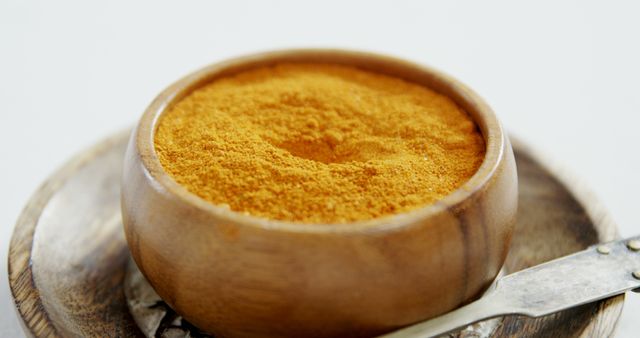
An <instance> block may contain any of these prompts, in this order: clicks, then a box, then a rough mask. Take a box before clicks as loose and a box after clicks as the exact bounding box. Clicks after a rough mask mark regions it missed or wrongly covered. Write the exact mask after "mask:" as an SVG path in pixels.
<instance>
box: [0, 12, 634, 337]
mask: <svg viewBox="0 0 640 338" xmlns="http://www.w3.org/2000/svg"><path fill="white" fill-rule="evenodd" d="M639 5H640V3H639V2H635V3H632V2H617V1H602V2H598V3H596V2H585V1H565V2H561V1H533V2H529V3H528V4H525V5H521V4H519V5H516V4H515V2H514V1H491V2H486V1H464V2H450V1H446V2H445V1H441V2H436V3H426V2H420V3H418V2H401V1H394V2H386V3H380V2H374V1H366V2H364V1H363V2H347V1H326V0H324V1H317V2H314V3H303V2H301V1H286V2H285V1H277V2H270V3H267V2H266V1H263V2H257V1H256V2H242V1H234V2H233V3H226V4H223V3H213V2H211V1H202V2H198V1H189V2H187V1H176V2H173V3H171V4H168V3H164V2H159V1H148V2H139V1H126V2H125V1H101V2H93V3H90V2H89V1H77V2H68V1H42V2H34V1H12V0H9V1H7V0H2V1H1V2H0V240H1V241H0V261H1V262H2V263H1V265H0V269H1V271H2V273H1V275H0V335H1V336H7V337H15V336H18V334H19V332H20V331H19V327H18V323H17V320H16V317H15V315H14V311H13V309H12V305H11V300H10V299H11V298H10V296H9V291H8V286H7V277H6V254H7V243H8V241H9V238H10V234H11V230H12V227H13V224H14V222H15V220H16V218H17V216H18V214H19V212H20V210H21V208H22V206H23V205H24V204H25V202H26V201H27V200H28V198H29V196H30V194H31V193H32V192H33V191H34V190H35V189H36V188H37V186H38V185H39V184H40V183H41V182H42V181H43V180H44V179H45V178H46V177H47V176H48V175H49V174H50V173H51V172H52V171H53V170H54V169H56V168H57V167H59V166H60V165H62V164H63V163H64V162H65V161H66V160H67V159H68V158H69V157H70V156H72V155H73V154H75V153H77V152H78V151H81V150H82V149H84V148H86V147H88V146H90V145H91V144H93V143H94V142H96V141H98V140H100V139H102V138H103V137H105V136H107V135H110V134H111V133H113V132H116V131H119V130H121V129H123V128H126V127H129V126H131V125H132V124H133V123H135V121H136V120H137V119H138V117H139V115H140V114H141V112H142V111H143V109H144V108H145V107H146V105H147V104H148V103H149V102H150V101H151V100H152V99H153V97H154V96H155V95H156V94H157V93H158V92H159V91H160V90H161V89H163V88H164V87H165V86H167V85H168V84H169V83H171V82H172V81H174V80H176V79H177V78H179V77H181V76H183V75H185V74H186V73H188V72H190V71H192V70H194V69H197V68H199V67H201V66H203V65H205V64H208V63H211V62H214V61H218V60H222V59H224V58H227V57H232V56H236V55H238V54H243V53H248V52H255V51H261V50H268V49H276V48H284V47H307V46H319V47H326V46H328V47H342V48H350V49H364V50H370V51H379V52H384V53H389V54H393V55H397V56H400V57H404V58H407V59H410V60H413V61H417V62H420V63H426V64H430V65H432V66H435V67H437V68H440V69H442V70H444V71H446V72H448V73H450V74H452V75H454V76H456V77H457V78H459V79H461V80H462V81H463V82H466V83H467V84H468V85H470V86H471V87H472V88H474V89H475V90H476V91H477V92H479V93H480V94H481V95H482V96H483V97H485V98H486V99H487V100H488V101H489V103H490V104H491V105H492V106H493V108H494V109H495V111H496V112H497V114H498V116H499V117H500V119H501V120H502V121H503V123H504V124H505V126H506V127H507V128H508V129H509V130H511V131H512V132H513V133H515V134H517V135H518V136H519V137H520V138H522V139H524V140H525V141H528V142H529V143H531V144H532V145H534V146H535V147H537V148H539V149H540V150H542V151H544V152H546V153H547V154H548V155H550V156H551V157H552V158H555V159H557V160H559V161H560V162H561V163H563V164H564V165H565V166H566V167H567V168H569V169H570V170H572V171H573V172H575V173H576V174H577V175H578V176H580V177H581V178H582V179H584V180H585V181H587V182H588V183H589V185H590V187H591V188H592V190H594V191H595V193H596V194H597V195H598V196H599V197H600V198H601V200H602V201H604V203H605V205H606V206H608V208H609V210H610V211H611V213H612V214H613V216H614V219H615V220H616V221H617V222H618V224H619V226H620V230H621V233H622V235H624V236H630V235H633V234H637V233H640V217H638V197H637V196H638V195H637V194H638V191H640V175H639V174H640V159H639V157H640V151H639V150H638V146H640V133H639V129H640V125H639V122H640V118H639V117H638V115H639V114H640V91H639V90H640V6H639ZM639 310H640V296H639V295H637V294H629V295H628V301H627V303H626V305H625V312H624V314H623V319H622V321H621V322H620V324H619V330H618V336H620V337H637V336H638V335H637V334H634V330H635V331H637V330H640V322H639V321H638V319H639V318H638V314H637V313H638V311H639ZM634 319H635V320H634Z"/></svg>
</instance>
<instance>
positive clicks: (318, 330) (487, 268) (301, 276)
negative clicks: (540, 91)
mask: <svg viewBox="0 0 640 338" xmlns="http://www.w3.org/2000/svg"><path fill="white" fill-rule="evenodd" d="M283 62H310V63H332V64H339V65H346V66H351V67H357V68H360V69H365V70H369V71H373V72H377V73H383V74H386V75H391V76H395V77H399V78H402V79H405V80H409V81H412V82H414V83H417V84H419V85H422V86H425V87H428V88H431V89H433V90H435V91H437V92H440V93H442V94H444V95H446V96H448V97H449V98H451V99H452V100H453V101H454V102H455V103H456V104H457V105H458V106H460V107H462V108H463V109H464V110H465V111H466V112H467V113H468V114H469V115H470V116H471V117H472V118H473V119H474V121H475V122H476V124H477V125H478V127H479V129H480V131H481V132H482V135H483V136H484V139H485V141H486V154H485V156H484V161H483V163H482V165H481V166H480V168H479V169H478V170H477V172H476V173H475V174H474V175H473V177H471V178H470V179H469V180H468V181H467V182H466V183H465V184H464V185H463V186H462V187H460V188H459V189H457V190H455V191H454V192H452V193H451V194H449V195H447V196H446V197H444V198H442V199H440V200H438V201H437V202H436V203H433V204H430V205H426V206H424V207H422V208H418V209H416V210H412V211H410V212H406V213H401V214H397V215H393V216H389V217H383V218H377V219H372V220H367V221H361V222H352V223H347V224H301V223H294V222H282V221H275V220H268V219H263V218H258V217H253V216H251V215H245V214H242V213H237V212H233V211H230V210H229V209H228V208H222V207H220V206H215V205H213V204H211V203H209V202H207V201H205V200H203V199H201V198H199V197H198V196H196V195H194V194H192V193H190V192H188V191H187V190H186V189H185V188H184V187H182V186H180V185H178V184H177V183H176V182H175V181H174V180H173V179H172V178H171V177H169V175H168V174H167V173H166V172H165V171H164V169H163V168H162V166H161V164H160V162H159V160H158V158H157V156H156V153H155V150H154V147H155V145H154V142H153V138H154V135H155V128H156V126H157V124H156V122H157V121H158V120H159V118H160V117H161V116H162V114H163V113H164V111H165V110H166V108H167V107H171V106H172V105H173V104H174V103H175V102H176V101H177V100H179V99H180V98H181V97H183V96H184V95H186V94H188V93H189V92H191V91H192V90H193V89H194V88H197V87H199V86H201V85H202V84H203V83H207V82H208V81H212V80H214V79H216V78H218V77H221V76H226V75H230V74H234V73H236V72H238V71H242V70H246V69H253V68H255V67H262V66H268V65H273V64H277V63H283ZM123 182H124V185H123V188H122V213H123V222H124V226H125V233H126V237H127V241H128V243H129V247H130V249H131V252H132V256H133V258H134V260H135V261H136V263H137V265H138V267H139V268H140V270H141V271H142V273H143V274H144V275H145V277H146V278H147V280H148V281H149V282H150V283H151V285H153V287H154V289H155V290H156V291H157V292H158V294H159V295H160V296H161V297H162V298H163V299H164V300H165V301H166V302H167V303H168V304H169V305H170V306H171V307H172V308H174V309H175V310H176V311H177V312H179V313H181V314H182V315H184V316H185V318H187V319H188V320H189V321H191V322H192V323H194V324H196V325H197V326H199V327H202V328H204V329H206V330H208V331H210V332H212V333H214V334H218V335H222V336H226V337H250V336H265V335H270V336H273V337H278V336H280V337H290V336H296V337H300V336H315V337H323V336H325V337H335V336H344V337H354V336H371V335H373V334H379V333H383V332H387V331H390V330H393V329H396V328H399V327H402V326H405V325H408V324H410V323H413V322H416V321H419V320H424V319H426V318H430V317H434V316H436V315H439V314H442V313H444V312H447V311H449V310H451V309H454V308H456V307H458V306H460V305H461V304H464V303H467V302H469V301H471V300H473V299H475V298H476V297H478V296H479V295H480V294H481V293H482V292H483V291H484V290H485V289H486V288H487V287H488V286H489V284H490V283H491V281H492V280H493V279H494V278H495V276H496V274H497V273H498V271H499V270H500V268H501V267H502V265H503V262H504V259H505V257H506V254H507V251H508V245H509V239H510V238H511V233H512V229H513V224H514V223H515V216H516V209H517V193H518V191H517V177H516V168H515V160H514V157H513V152H512V150H511V144H510V143H509V140H508V138H507V137H506V135H504V133H503V130H502V127H501V125H500V124H499V123H498V121H497V118H496V117H495V115H494V114H493V111H492V110H491V108H490V107H489V106H488V105H487V104H486V103H485V102H484V101H483V100H482V99H481V98H480V97H479V96H478V95H477V94H475V93H474V92H473V91H472V90H471V89H469V88H468V87H466V86H465V85H464V84H462V83H460V82H459V81H457V80H455V79H453V78H451V77H449V76H447V75H445V74H443V73H442V72H440V71H437V70H434V69H432V68H429V67H424V66H421V65H417V64H413V63H410V62H407V61H404V60H400V59H395V58H391V57H386V56H380V55H376V54H371V53H361V52H351V51H342V50H288V51H278V52H270V53H263V54H257V55H250V56H246V57H240V58H235V59H231V60H228V61H225V62H221V63H217V64H214V65H212V66H209V67H206V68H204V69H201V70H199V71H196V72H195V73H193V74H191V75H189V76H187V77H185V78H183V79H182V80H179V81H178V82H176V83H175V84H173V85H171V86H170V87H169V88H167V89H166V90H165V91H163V92H162V93H161V94H160V95H159V96H158V97H157V99H156V100H155V101H154V102H153V103H152V104H151V105H150V106H149V108H148V109H147V110H146V112H145V113H144V115H143V117H142V119H141V120H140V123H139V124H138V126H137V128H136V130H135V131H134V133H133V136H132V138H131V141H130V144H129V147H128V149H127V153H126V155H125V170H124V171H123ZM284 193H286V192H284ZM184 276H194V277H193V278H185V277H184ZM212 309H225V311H215V310H214V311H212ZM282 318H287V321H286V323H285V322H283V321H282V320H281V319H282Z"/></svg>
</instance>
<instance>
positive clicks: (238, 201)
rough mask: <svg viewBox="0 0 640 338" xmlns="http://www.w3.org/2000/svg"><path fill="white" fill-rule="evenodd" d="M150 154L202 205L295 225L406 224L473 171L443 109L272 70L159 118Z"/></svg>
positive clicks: (405, 88)
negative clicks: (404, 216)
mask: <svg viewBox="0 0 640 338" xmlns="http://www.w3.org/2000/svg"><path fill="white" fill-rule="evenodd" d="M154 143H155V149H156V153H157V154H158V157H159V160H160V162H161V164H162V166H163V168H164V169H165V170H166V171H167V172H168V173H169V175H170V176H171V177H173V179H174V180H175V181H177V182H178V183H179V184H181V185H183V186H184V187H186V188H187V189H188V190H189V191H191V192H192V193H194V194H196V195H198V196H200V197H201V198H203V199H204V200H207V201H209V202H211V203H213V204H216V205H219V206H224V207H228V208H230V209H231V210H233V211H237V212H244V213H247V214H251V215H254V216H259V217H264V218H268V219H276V220H283V221H292V222H302V223H347V222H353V221H360V220H367V219H372V218H377V217H381V216H386V215H392V214H397V213H401V212H406V211H409V210H412V209H416V208H419V207H423V206H425V205H427V204H430V203H433V202H434V201H436V200H438V199H441V198H442V197H444V196H445V195H447V194H449V193H451V192H452V191H453V190H455V189H456V188H458V187H459V186H461V185H462V184H463V183H464V182H465V181H467V180H468V179H469V178H470V177H471V176H472V175H473V174H474V173H475V172H476V171H477V169H478V167H479V166H480V164H481V163H482V161H483V159H484V154H485V143H484V139H483V138H482V135H481V134H480V132H479V131H478V128H477V126H476V125H475V123H474V122H473V120H472V119H471V117H470V116H468V115H467V114H466V113H465V112H464V111H463V110H462V109H461V108H460V107H458V106H457V105H456V104H455V103H454V102H453V101H452V100H451V99H450V98H448V97H446V96H444V95H441V94H438V93H436V92H434V91H433V90H431V89H429V88H425V87H423V86H420V85H417V84H414V83H410V82H408V81H405V80H402V79H399V78H394V77H390V76H386V75H382V74H377V73H372V72H369V71H364V70H360V69H357V68H354V67H347V66H341V65H333V64H312V63H283V64H277V65H274V66H269V67H261V68H257V69H252V70H247V71H244V72H240V73H238V74H235V75H232V76H227V77H222V78H219V79H216V80H214V81H213V82H211V83H209V84H207V85H204V86H203V87H201V88H199V89H196V90H194V91H193V92H192V93H190V94H188V95H187V96H186V97H184V98H182V99H181V100H179V101H178V102H176V104H175V105H174V106H172V107H171V108H169V109H168V110H167V111H166V112H165V113H164V114H163V116H162V117H161V119H160V121H159V125H158V128H157V131H156V134H155V140H154Z"/></svg>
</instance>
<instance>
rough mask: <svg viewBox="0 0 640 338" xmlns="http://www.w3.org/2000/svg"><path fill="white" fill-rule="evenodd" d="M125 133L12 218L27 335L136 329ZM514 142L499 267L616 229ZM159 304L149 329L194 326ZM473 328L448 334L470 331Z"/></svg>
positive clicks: (548, 320) (590, 324)
mask: <svg viewBox="0 0 640 338" xmlns="http://www.w3.org/2000/svg"><path fill="white" fill-rule="evenodd" d="M127 138H128V133H121V134H118V135H115V136H114V137H112V138H110V139H108V140H106V141H104V142H102V143H100V144H99V145H97V146H95V147H93V148H92V149H90V150H88V151H86V152H84V153H82V154H81V155H79V156H78V157H76V158H75V159H73V160H71V161H70V162H69V163H68V164H66V165H65V166H64V167H63V168H61V169H60V170H59V171H58V172H56V173H55V174H53V175H52V176H51V177H50V178H49V179H48V180H47V181H46V182H45V183H44V184H43V185H42V186H41V187H40V189H39V190H38V191H37V192H36V193H35V194H34V195H33V197H32V198H31V200H30V201H29V203H28V204H27V206H26V208H25V209H24V211H23V213H22V215H21V216H20V218H19V220H18V222H17V224H16V227H15V230H14V234H13V238H12V239H11V244H10V251H9V282H10V286H11V291H12V294H13V297H14V299H15V304H16V307H17V311H18V313H19V315H20V318H21V319H22V321H23V325H24V328H25V332H26V333H27V334H28V335H30V336H37V337H77V336H82V337H141V336H144V334H143V331H142V330H141V329H140V328H139V327H138V325H137V324H136V322H135V321H134V318H133V316H132V315H131V314H130V312H129V310H128V308H127V302H126V297H125V293H124V279H125V275H126V271H127V262H128V260H129V251H128V249H127V246H126V242H125V240H124V234H123V231H122V225H121V222H120V198H119V197H120V174H121V170H122V158H123V154H124V149H125V145H126V142H127ZM514 150H515V153H516V161H517V164H518V175H519V180H520V196H519V198H520V200H519V203H520V206H519V214H518V223H517V226H516V230H515V234H514V238H513V243H512V246H511V251H510V253H509V256H508V258H507V262H506V264H505V271H506V272H507V273H509V272H513V271H517V270H520V269H523V268H526V267H529V266H532V265H536V264H539V263H541V262H544V261H547V260H550V259H553V258H555V257H559V256H562V255H566V254H569V253H571V252H575V251H578V250H581V249H584V248H585V247H587V246H589V245H592V244H595V243H597V242H599V241H609V240H613V239H615V238H616V236H617V232H616V227H615V225H614V224H613V222H612V221H611V220H610V218H609V217H608V215H607V213H606V211H605V210H604V209H602V207H601V206H600V205H599V204H598V202H597V201H596V200H595V199H594V198H593V197H592V196H591V195H590V194H589V193H588V192H586V191H585V190H584V185H582V184H581V183H579V182H576V181H575V179H572V178H570V177H569V176H568V175H567V174H566V173H563V172H562V171H560V170H557V169H556V168H554V167H552V166H550V165H549V163H548V162H546V161H544V160H543V158H542V157H540V156H539V155H537V154H536V153H535V152H533V151H531V150H530V149H528V148H526V147H525V146H523V145H522V144H521V143H519V142H514ZM133 271H134V272H135V269H134V270H133ZM151 291H152V290H151ZM623 302H624V296H618V297H615V298H611V299H608V300H604V301H600V302H597V303H593V304H587V305H583V306H581V307H578V308H574V309H570V310H567V311H564V312H561V313H558V314H555V315H551V316H547V317H544V318H540V319H529V318H524V317H518V316H510V317H505V318H502V319H498V320H497V321H494V322H493V324H492V325H491V331H492V332H489V333H487V334H488V335H492V336H494V337H608V336H611V335H613V332H614V330H615V326H616V323H617V321H618V318H619V316H620V313H621V311H622V306H623ZM149 306H151V307H153V306H155V307H163V306H164V305H163V303H162V302H159V303H158V304H151V305H149ZM163 311H164V312H162V313H163V315H162V318H160V319H159V321H160V322H162V323H164V324H162V325H159V326H158V327H157V328H155V327H154V330H153V332H152V333H153V334H155V335H156V336H159V337H162V336H175V335H176V334H181V333H180V332H191V333H192V334H194V333H196V332H197V329H195V328H193V327H192V326H190V325H189V324H188V323H186V322H184V321H181V320H179V318H177V317H176V315H175V314H173V313H172V311H171V310H170V309H169V308H163ZM137 316H138V315H137ZM138 317H139V316H138ZM138 320H139V322H140V318H138ZM156 320H158V319H156ZM141 324H145V323H144V322H141ZM142 326H144V325H142ZM176 328H178V329H180V330H183V331H179V330H175V329H176ZM474 330H475V329H472V330H467V331H463V332H461V333H458V334H457V336H463V337H464V336H467V337H468V336H473V337H477V336H478V332H477V331H474ZM145 331H146V332H150V331H149V330H148V327H147V328H146V329H145ZM182 335H184V333H182Z"/></svg>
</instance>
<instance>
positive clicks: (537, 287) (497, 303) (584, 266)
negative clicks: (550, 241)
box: [381, 236, 640, 338]
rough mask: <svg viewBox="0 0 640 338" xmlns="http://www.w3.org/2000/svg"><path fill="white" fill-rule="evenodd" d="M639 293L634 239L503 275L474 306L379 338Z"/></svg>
mask: <svg viewBox="0 0 640 338" xmlns="http://www.w3.org/2000/svg"><path fill="white" fill-rule="evenodd" d="M638 288H640V236H635V237H632V238H627V239H624V240H619V241H614V242H609V243H604V244H598V245H595V246H592V247H589V248H588V249H586V250H584V251H580V252H577V253H575V254H572V255H569V256H565V257H561V258H558V259H555V260H552V261H549V262H547V263H543V264H540V265H537V266H534V267H531V268H528V269H526V270H521V271H518V272H516V273H513V274H510V275H507V276H505V277H502V278H500V279H499V280H498V281H497V282H496V285H495V288H494V289H492V290H490V291H488V292H487V293H486V294H485V295H484V296H482V297H481V298H480V299H478V300H477V301H475V302H473V303H470V304H468V305H465V306H463V307H460V308H458V309H456V310H453V311H451V312H448V313H446V314H444V315H442V316H439V317H436V318H433V319H430V320H427V321H425V322H421V323H418V324H414V325H411V326H408V327H405V328H402V329H399V330H397V331H394V332H391V333H389V334H386V335H383V336H381V337H384V338H426V337H437V336H440V335H443V334H446V333H450V332H452V331H456V330H459V329H462V328H465V327H467V326H468V325H471V324H473V323H475V322H479V321H481V320H485V319H490V318H494V317H499V316H505V315H524V316H528V317H540V316H545V315H548V314H552V313H554V312H558V311H562V310H565V309H568V308H571V307H575V306H578V305H581V304H585V303H590V302H593V301H597V300H600V299H604V298H608V297H611V296H615V295H619V294H622V293H624V292H627V291H629V290H634V289H638ZM638 290H640V289H638Z"/></svg>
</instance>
